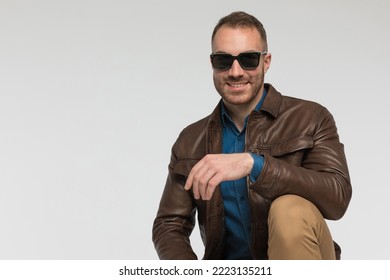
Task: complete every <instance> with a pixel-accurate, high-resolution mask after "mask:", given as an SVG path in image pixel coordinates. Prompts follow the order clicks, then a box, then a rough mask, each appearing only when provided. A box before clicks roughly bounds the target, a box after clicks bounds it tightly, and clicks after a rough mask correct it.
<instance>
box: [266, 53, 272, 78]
mask: <svg viewBox="0 0 390 280" xmlns="http://www.w3.org/2000/svg"><path fill="white" fill-rule="evenodd" d="M271 59H272V54H271V53H267V54H266V55H265V57H264V73H267V71H268V68H269V67H270V66H271Z"/></svg>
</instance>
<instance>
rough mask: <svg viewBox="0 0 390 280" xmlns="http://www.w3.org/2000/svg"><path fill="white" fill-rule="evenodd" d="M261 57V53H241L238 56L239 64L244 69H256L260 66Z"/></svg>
mask: <svg viewBox="0 0 390 280" xmlns="http://www.w3.org/2000/svg"><path fill="white" fill-rule="evenodd" d="M259 61H260V55H259V53H241V54H240V55H239V56H238V62H240V65H241V67H242V68H244V69H255V68H257V66H259Z"/></svg>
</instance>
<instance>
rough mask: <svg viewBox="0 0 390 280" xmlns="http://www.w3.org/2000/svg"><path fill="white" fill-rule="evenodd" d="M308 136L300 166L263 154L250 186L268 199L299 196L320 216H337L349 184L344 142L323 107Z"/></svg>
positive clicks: (344, 205) (346, 201)
mask: <svg viewBox="0 0 390 280" xmlns="http://www.w3.org/2000/svg"><path fill="white" fill-rule="evenodd" d="M312 137H313V146H312V148H310V149H307V150H306V151H305V153H304V156H303V159H302V165H301V166H296V165H292V164H290V163H288V162H287V161H285V160H283V157H274V156H272V155H270V154H264V166H263V170H262V172H261V174H260V176H259V177H258V179H257V181H256V182H253V183H252V184H251V185H250V187H251V188H252V189H253V190H254V191H256V192H257V193H259V194H260V195H261V196H263V197H265V198H267V199H270V200H274V199H276V198H277V197H279V196H281V195H284V194H296V195H299V196H302V197H304V198H306V199H308V200H309V201H311V202H312V203H314V204H315V205H316V206H317V208H318V209H319V210H320V211H321V213H322V215H323V216H324V218H326V219H330V220H337V219H340V218H341V217H342V216H343V215H344V213H345V211H346V210H347V207H348V205H349V202H350V199H351V195H352V187H351V183H350V178H349V172H348V167H347V161H346V158H345V154H344V146H343V144H341V143H340V142H339V136H338V133H337V128H336V124H335V122H334V119H333V117H332V115H331V114H330V113H329V111H328V110H327V109H326V108H324V107H322V111H320V113H319V117H318V121H317V122H316V125H315V128H314V130H313V135H312Z"/></svg>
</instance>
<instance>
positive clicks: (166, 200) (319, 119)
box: [153, 84, 352, 259]
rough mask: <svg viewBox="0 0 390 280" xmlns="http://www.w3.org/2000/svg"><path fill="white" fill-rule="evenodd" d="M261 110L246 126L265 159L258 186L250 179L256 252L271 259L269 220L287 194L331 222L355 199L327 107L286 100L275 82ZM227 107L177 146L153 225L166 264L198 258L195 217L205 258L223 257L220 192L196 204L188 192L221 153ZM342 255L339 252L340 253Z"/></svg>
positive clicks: (250, 146) (249, 144) (252, 146)
mask: <svg viewBox="0 0 390 280" xmlns="http://www.w3.org/2000/svg"><path fill="white" fill-rule="evenodd" d="M265 87H266V89H267V90H268V94H267V96H266V98H265V100H264V103H263V105H262V107H261V109H260V111H259V112H256V111H254V112H252V113H251V114H250V116H249V118H248V122H247V128H246V143H245V150H246V151H247V152H253V153H257V154H261V155H263V156H264V166H263V170H262V172H261V174H260V176H259V178H258V179H257V181H256V182H253V183H251V182H250V181H249V179H248V192H249V201H250V209H251V219H252V248H251V249H252V253H253V256H254V258H255V259H267V258H268V257H267V241H268V229H267V228H268V226H267V217H268V211H269V207H270V204H271V202H272V201H273V200H274V199H275V198H277V197H279V196H281V195H284V194H296V195H300V196H302V197H304V198H306V199H308V200H310V201H311V202H313V203H314V204H315V205H316V206H317V207H318V209H319V210H320V211H321V213H322V215H323V216H324V218H326V219H330V220H337V219H340V218H341V217H342V216H343V215H344V213H345V211H346V210H347V207H348V204H349V201H350V199H351V195H352V188H351V183H350V178H349V174H348V167H347V162H346V158H345V154H344V146H343V144H341V143H340V141H339V136H338V134H337V128H336V125H335V122H334V119H333V117H332V115H331V114H330V113H329V112H328V110H327V109H326V108H324V107H322V106H321V105H319V104H317V103H314V102H310V101H304V100H300V99H296V98H292V97H287V96H282V95H281V94H280V93H279V92H277V91H276V90H275V89H274V88H273V87H272V86H271V85H270V84H265ZM221 133H222V126H221V115H220V106H219V104H218V106H217V107H216V108H215V110H214V112H213V113H212V114H211V115H209V116H208V117H206V118H204V119H202V120H200V121H198V122H196V123H193V124H191V125H189V126H188V127H187V128H185V129H184V130H183V131H182V132H181V134H180V135H179V137H178V139H177V141H176V142H175V144H174V145H173V147H172V155H171V161H170V164H169V174H168V178H167V181H166V185H165V189H164V192H163V195H162V198H161V202H160V206H159V209H158V213H157V217H156V219H155V221H154V224H153V242H154V245H155V248H156V251H157V253H158V256H159V258H160V259H196V258H197V256H196V255H195V253H194V252H193V250H192V248H191V245H190V241H189V236H190V234H191V232H192V230H193V228H194V224H195V214H196V211H197V212H198V213H197V214H198V223H199V228H200V232H201V237H202V240H203V243H204V245H205V253H204V256H203V258H204V259H221V258H222V252H223V240H224V210H223V201H222V197H221V192H220V188H217V189H216V191H215V192H214V194H213V197H212V199H211V200H210V201H203V200H201V199H200V200H195V199H194V197H193V194H192V192H191V191H186V190H184V188H183V187H184V184H185V181H186V178H187V176H188V174H189V172H190V170H191V168H192V167H193V166H194V165H195V163H196V162H197V161H199V160H200V159H201V158H203V157H204V156H205V155H206V154H209V153H221V148H222V147H221V139H222V134H221ZM336 254H337V252H336Z"/></svg>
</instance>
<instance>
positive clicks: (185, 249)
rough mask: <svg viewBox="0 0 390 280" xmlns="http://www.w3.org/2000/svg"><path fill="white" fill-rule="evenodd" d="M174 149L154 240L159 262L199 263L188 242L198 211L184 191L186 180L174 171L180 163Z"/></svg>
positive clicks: (154, 228)
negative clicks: (162, 260) (181, 261)
mask: <svg viewBox="0 0 390 280" xmlns="http://www.w3.org/2000/svg"><path fill="white" fill-rule="evenodd" d="M174 147H175V145H174ZM174 147H173V149H172V156H171V162H170V165H169V173H168V178H167V181H166V184H165V189H164V191H163V194H162V197H161V201H160V205H159V208H158V212H157V216H156V218H155V220H154V224H153V236H152V238H153V242H154V246H155V248H156V251H157V254H158V256H159V258H160V259H166V260H185V259H187V260H189V259H197V256H196V254H195V253H194V251H193V249H192V247H191V244H190V238H189V237H190V235H191V232H192V230H193V228H194V226H195V211H196V210H195V206H194V203H193V199H192V197H191V195H190V193H189V192H188V191H186V190H185V189H184V184H185V180H186V176H184V175H181V174H178V172H176V171H175V169H174V166H175V164H176V162H177V159H176V156H175V152H174Z"/></svg>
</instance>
